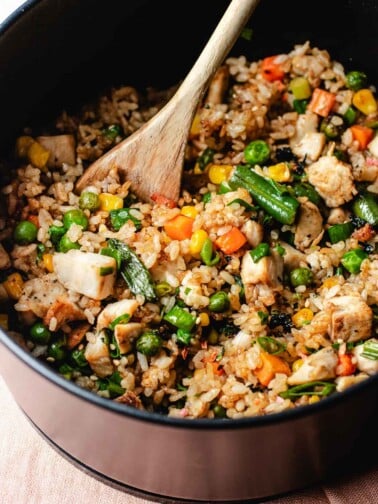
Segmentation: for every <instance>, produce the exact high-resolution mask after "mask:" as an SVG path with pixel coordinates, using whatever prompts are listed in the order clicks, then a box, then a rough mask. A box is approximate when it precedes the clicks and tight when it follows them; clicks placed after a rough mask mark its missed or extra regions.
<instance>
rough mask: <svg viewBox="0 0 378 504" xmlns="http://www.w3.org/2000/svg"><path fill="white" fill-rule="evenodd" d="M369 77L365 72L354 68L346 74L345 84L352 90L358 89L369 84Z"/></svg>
mask: <svg viewBox="0 0 378 504" xmlns="http://www.w3.org/2000/svg"><path fill="white" fill-rule="evenodd" d="M367 83H368V78H367V75H366V74H365V73H364V72H360V71H358V70H353V71H351V72H348V73H347V74H346V76H345V85H346V87H347V88H349V89H351V90H352V91H358V90H359V89H362V88H364V87H366V86H367Z"/></svg>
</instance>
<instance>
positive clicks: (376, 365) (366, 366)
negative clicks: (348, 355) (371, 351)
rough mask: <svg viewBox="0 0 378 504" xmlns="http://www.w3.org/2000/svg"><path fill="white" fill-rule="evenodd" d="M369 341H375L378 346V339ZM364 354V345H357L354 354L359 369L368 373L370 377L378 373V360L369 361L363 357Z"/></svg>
mask: <svg viewBox="0 0 378 504" xmlns="http://www.w3.org/2000/svg"><path fill="white" fill-rule="evenodd" d="M368 341H374V342H375V343H376V344H377V345H378V339H377V338H371V339H369V340H368ZM363 352H364V344H363V345H356V346H355V347H354V349H353V353H354V356H355V357H356V361H357V369H358V370H359V371H362V372H364V373H367V374H368V375H370V376H371V375H374V374H376V373H378V359H368V358H367V357H365V356H364V355H362V354H363Z"/></svg>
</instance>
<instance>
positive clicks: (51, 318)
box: [43, 296, 85, 331]
mask: <svg viewBox="0 0 378 504" xmlns="http://www.w3.org/2000/svg"><path fill="white" fill-rule="evenodd" d="M84 319H85V315H84V312H83V310H81V309H80V308H79V307H78V306H77V305H76V304H75V303H73V302H72V301H71V300H70V299H68V297H67V296H59V297H58V298H57V299H56V300H55V301H54V302H53V304H52V305H51V306H50V308H49V309H48V310H47V313H46V315H45V316H44V317H43V323H44V324H45V325H46V326H47V327H48V328H49V329H50V331H58V330H59V329H60V328H61V327H62V326H63V325H64V324H66V323H67V322H72V321H73V320H84Z"/></svg>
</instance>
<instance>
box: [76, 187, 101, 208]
mask: <svg viewBox="0 0 378 504" xmlns="http://www.w3.org/2000/svg"><path fill="white" fill-rule="evenodd" d="M99 206H100V198H99V197H98V194H96V193H95V192H92V191H84V192H82V193H81V195H80V198H79V207H80V208H81V209H82V210H90V211H91V212H93V211H94V210H97V209H98V207H99Z"/></svg>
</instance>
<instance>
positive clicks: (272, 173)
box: [268, 163, 291, 182]
mask: <svg viewBox="0 0 378 504" xmlns="http://www.w3.org/2000/svg"><path fill="white" fill-rule="evenodd" d="M268 175H269V177H270V178H271V179H272V180H274V181H276V182H288V181H289V180H290V177H291V173H290V168H289V165H288V164H287V163H278V164H276V165H273V166H269V168H268Z"/></svg>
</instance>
